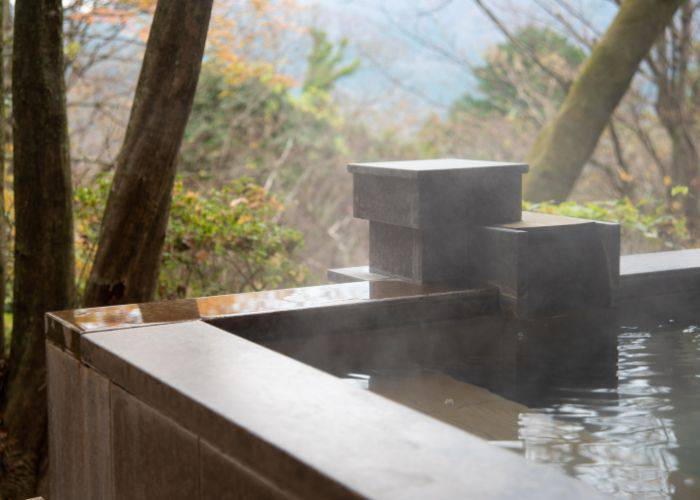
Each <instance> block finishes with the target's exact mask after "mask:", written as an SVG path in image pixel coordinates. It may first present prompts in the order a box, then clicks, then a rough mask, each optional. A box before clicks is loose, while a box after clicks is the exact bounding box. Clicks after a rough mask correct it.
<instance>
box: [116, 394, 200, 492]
mask: <svg viewBox="0 0 700 500" xmlns="http://www.w3.org/2000/svg"><path fill="white" fill-rule="evenodd" d="M111 396H112V453H113V464H114V490H115V495H116V498H148V499H149V500H158V499H163V500H166V499H168V500H174V499H180V498H181V499H183V500H191V499H194V498H201V497H200V495H199V478H198V471H199V443H198V439H197V436H195V435H194V434H192V433H190V432H188V431H187V430H185V429H184V428H182V427H181V426H180V425H178V424H177V423H176V422H174V421H172V420H170V419H169V418H167V417H165V416H164V415H162V414H161V413H160V412H158V411H157V410H155V409H154V408H152V407H150V406H148V405H146V404H145V403H143V402H141V401H139V400H138V399H136V398H135V397H134V396H132V395H131V394H129V393H127V392H126V391H124V390H122V389H120V388H119V387H117V386H116V385H112V391H111Z"/></svg>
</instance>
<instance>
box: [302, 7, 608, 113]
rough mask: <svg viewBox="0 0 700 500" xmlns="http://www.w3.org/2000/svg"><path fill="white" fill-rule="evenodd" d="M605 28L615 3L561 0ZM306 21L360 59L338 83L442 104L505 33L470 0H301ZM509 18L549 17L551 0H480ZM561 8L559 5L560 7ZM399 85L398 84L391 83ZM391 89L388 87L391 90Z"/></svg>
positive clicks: (512, 22)
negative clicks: (340, 41) (344, 40)
mask: <svg viewBox="0 0 700 500" xmlns="http://www.w3.org/2000/svg"><path fill="white" fill-rule="evenodd" d="M566 1H567V2H568V4H569V5H571V6H572V7H574V8H575V9H577V10H580V11H581V12H583V13H584V15H585V18H586V19H588V20H590V22H591V24H592V25H593V26H594V27H595V28H596V29H600V30H603V29H604V28H605V27H606V26H607V24H608V23H609V22H610V20H611V19H612V16H613V15H614V13H615V11H616V7H615V6H614V5H613V3H612V2H611V1H610V0H588V1H583V0H566ZM301 3H303V4H305V5H307V6H309V7H310V11H311V22H313V23H315V24H317V25H318V26H320V27H322V28H323V29H324V30H325V31H327V32H328V33H329V34H330V35H331V36H333V37H341V36H345V37H347V38H349V39H350V41H351V45H352V47H353V50H355V51H357V53H358V55H360V57H361V58H362V59H363V66H362V68H361V70H360V71H359V72H358V73H357V74H356V75H354V76H353V77H352V78H349V79H347V80H346V81H344V82H342V84H341V86H340V87H341V90H344V91H346V92H348V93H349V94H352V95H355V96H359V97H361V98H367V99H370V100H376V99H391V98H398V96H399V94H401V95H402V97H401V98H403V99H412V100H413V101H414V102H415V104H416V106H419V107H420V106H425V107H427V108H433V107H435V108H441V107H442V108H443V109H444V108H445V107H446V106H448V105H449V103H451V102H452V101H453V100H454V99H455V98H457V97H459V96H460V95H461V94H463V93H464V92H465V91H466V90H468V89H469V88H470V86H471V85H473V83H472V82H471V80H470V71H469V65H474V64H478V63H479V61H480V57H481V55H482V54H483V53H484V51H485V50H486V49H488V48H489V47H490V46H492V45H494V44H495V43H498V42H499V41H501V40H502V39H503V37H502V35H501V33H500V32H499V31H498V30H497V28H496V27H495V26H494V25H493V23H492V22H491V21H490V20H489V19H488V18H487V17H486V16H485V15H484V14H483V13H482V12H481V10H480V9H479V8H478V7H477V6H476V4H475V3H474V1H473V0H413V1H411V0H301ZM484 3H485V4H487V5H488V6H489V7H491V8H492V9H493V10H494V11H496V12H497V13H498V15H499V16H502V18H503V19H504V20H505V21H506V22H507V24H508V26H509V28H511V29H512V28H514V27H517V26H518V25H523V24H527V23H530V22H534V23H539V24H543V23H547V22H549V21H548V20H547V19H548V18H547V16H546V15H545V14H544V11H543V10H542V8H541V7H540V6H538V5H545V6H547V7H549V8H554V9H556V8H559V9H560V7H558V2H557V1H556V0H518V1H515V0H484ZM560 10H561V9H560ZM397 85H398V87H399V88H401V89H403V92H401V93H400V92H398V91H397V90H396V87H397ZM389 94H391V95H389Z"/></svg>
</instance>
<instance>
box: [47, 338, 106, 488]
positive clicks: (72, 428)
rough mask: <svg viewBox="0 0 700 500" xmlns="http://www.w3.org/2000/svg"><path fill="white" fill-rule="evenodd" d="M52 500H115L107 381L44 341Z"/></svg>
mask: <svg viewBox="0 0 700 500" xmlns="http://www.w3.org/2000/svg"><path fill="white" fill-rule="evenodd" d="M46 358H47V378H48V381H49V384H48V414H49V465H50V466H49V474H50V479H49V489H50V494H51V498H52V499H56V500H61V499H71V500H72V499H74V498H104V499H106V500H109V499H111V498H114V495H113V491H112V471H111V460H110V410H109V381H108V380H107V379H106V378H104V377H103V376H101V375H100V374H98V373H97V372H95V371H94V370H92V369H90V368H89V367H87V366H85V365H83V364H82V363H80V361H78V360H77V359H75V358H74V357H73V356H71V355H70V354H68V353H67V352H66V351H63V350H61V349H60V348H58V347H56V346H55V345H54V344H53V343H51V342H47V344H46Z"/></svg>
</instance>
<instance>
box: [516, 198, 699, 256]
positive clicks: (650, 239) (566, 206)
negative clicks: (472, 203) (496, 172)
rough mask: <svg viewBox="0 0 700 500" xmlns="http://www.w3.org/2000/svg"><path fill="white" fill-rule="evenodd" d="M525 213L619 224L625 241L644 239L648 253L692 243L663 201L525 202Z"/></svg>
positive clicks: (681, 220) (682, 222)
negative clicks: (531, 212)
mask: <svg viewBox="0 0 700 500" xmlns="http://www.w3.org/2000/svg"><path fill="white" fill-rule="evenodd" d="M523 208H524V209H525V210H531V211H533V212H543V213H548V214H557V215H565V216H568V217H580V218H582V219H593V220H601V221H610V222H619V223H620V224H621V225H622V232H623V235H622V236H623V238H622V239H623V240H624V241H628V242H635V241H640V240H641V245H642V248H644V249H645V250H647V251H652V250H669V249H676V248H683V247H685V246H688V244H689V242H690V234H689V233H688V228H687V224H686V220H685V218H684V217H682V216H679V215H678V214H675V213H672V212H670V211H669V209H668V205H667V204H666V203H665V202H664V201H659V200H654V199H645V200H641V201H637V202H632V201H631V200H630V199H629V198H622V199H619V200H611V201H600V202H589V203H577V202H574V201H566V202H564V203H559V204H555V203H549V202H545V203H528V202H524V203H523Z"/></svg>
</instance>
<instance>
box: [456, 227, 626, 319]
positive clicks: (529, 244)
mask: <svg viewBox="0 0 700 500" xmlns="http://www.w3.org/2000/svg"><path fill="white" fill-rule="evenodd" d="M468 254H469V261H470V266H471V269H472V272H473V274H474V276H475V279H476V281H477V282H483V283H488V284H492V285H495V286H498V288H499V290H500V291H501V298H502V304H503V305H504V306H505V307H506V308H508V309H511V310H512V311H513V312H514V313H515V314H517V315H521V316H530V315H535V314H559V313H562V312H567V311H573V310H577V309H581V308H595V307H609V306H611V305H613V303H614V300H615V296H616V293H617V287H618V283H619V264H618V263H619V228H618V227H617V226H616V225H610V224H604V225H600V224H598V223H597V222H593V221H586V220H581V219H572V218H568V217H558V216H548V215H546V214H529V213H524V214H523V220H522V221H519V222H515V223H508V224H502V225H498V226H491V227H483V228H477V229H475V233H474V237H473V238H471V239H470V244H469V250H468Z"/></svg>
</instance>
